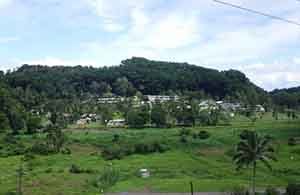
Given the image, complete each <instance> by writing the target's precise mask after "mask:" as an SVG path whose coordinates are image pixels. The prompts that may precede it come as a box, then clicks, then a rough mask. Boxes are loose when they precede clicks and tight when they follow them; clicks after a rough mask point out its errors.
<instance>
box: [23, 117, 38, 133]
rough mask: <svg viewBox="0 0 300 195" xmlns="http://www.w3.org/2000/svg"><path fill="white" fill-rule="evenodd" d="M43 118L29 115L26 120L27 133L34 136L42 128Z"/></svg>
mask: <svg viewBox="0 0 300 195" xmlns="http://www.w3.org/2000/svg"><path fill="white" fill-rule="evenodd" d="M41 122H42V120H41V118H40V117H38V116H34V115H32V114H28V116H27V119H26V124H27V133H29V134H32V133H35V132H36V131H37V129H39V128H41Z"/></svg>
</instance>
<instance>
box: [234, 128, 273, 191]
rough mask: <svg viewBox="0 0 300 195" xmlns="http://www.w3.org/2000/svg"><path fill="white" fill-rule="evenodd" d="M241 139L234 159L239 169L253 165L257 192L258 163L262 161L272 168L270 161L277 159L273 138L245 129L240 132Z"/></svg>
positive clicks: (253, 176)
mask: <svg viewBox="0 0 300 195" xmlns="http://www.w3.org/2000/svg"><path fill="white" fill-rule="evenodd" d="M240 139H241V140H240V142H239V143H238V145H237V152H236V154H235V155H234V157H233V161H234V162H235V163H236V165H237V169H238V170H239V169H241V168H243V167H247V168H249V167H250V166H252V171H253V175H252V189H253V194H255V177H256V166H257V163H258V162H262V163H263V164H264V165H265V166H266V167H267V168H269V169H272V166H271V165H270V163H269V161H270V160H273V161H276V158H275V157H274V149H273V147H272V145H271V139H268V138H266V136H259V135H258V134H257V132H255V131H248V130H246V131H243V132H242V133H241V134H240Z"/></svg>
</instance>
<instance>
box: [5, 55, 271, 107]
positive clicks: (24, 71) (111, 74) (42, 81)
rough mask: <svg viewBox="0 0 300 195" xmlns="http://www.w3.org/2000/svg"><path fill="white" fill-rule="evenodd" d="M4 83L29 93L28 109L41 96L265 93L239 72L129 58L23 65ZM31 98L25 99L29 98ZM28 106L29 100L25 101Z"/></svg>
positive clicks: (262, 96)
mask: <svg viewBox="0 0 300 195" xmlns="http://www.w3.org/2000/svg"><path fill="white" fill-rule="evenodd" d="M5 79H6V80H7V82H8V83H9V85H10V86H11V87H13V88H15V89H17V90H18V91H19V92H20V93H24V94H25V93H29V92H30V93H31V94H32V95H31V94H27V96H30V95H31V96H33V97H35V98H33V99H31V100H30V103H29V104H30V105H28V106H29V107H31V106H33V105H34V104H35V103H36V102H41V100H44V99H45V98H50V99H53V98H74V97H76V98H78V97H82V98H83V97H84V96H86V95H87V94H90V95H97V96H103V95H109V94H111V93H113V94H116V95H119V96H133V95H135V94H136V93H137V92H140V93H142V94H152V95H155V94H169V95H172V94H178V95H185V94H187V95H189V96H195V97H200V98H203V97H211V98H214V99H216V100H221V99H228V100H240V101H242V102H245V103H249V104H258V103H260V104H262V103H265V102H267V101H269V100H268V93H267V92H265V91H264V90H263V89H261V88H259V87H257V86H255V85H254V84H253V83H251V82H250V81H249V79H248V78H247V77H246V76H245V75H244V74H243V73H241V72H239V71H235V70H229V71H222V72H220V71H217V70H213V69H207V68H203V67H200V66H195V65H190V64H187V63H173V62H161V61H151V60H147V59H145V58H136V57H134V58H131V59H127V60H124V61H122V62H121V65H120V66H113V67H103V68H92V67H82V66H76V67H62V66H56V67H47V66H40V65H38V66H31V65H23V66H22V67H20V68H19V69H17V70H16V71H13V72H9V73H8V74H6V75H5ZM29 98H30V97H29ZM26 104H28V102H27V103H26Z"/></svg>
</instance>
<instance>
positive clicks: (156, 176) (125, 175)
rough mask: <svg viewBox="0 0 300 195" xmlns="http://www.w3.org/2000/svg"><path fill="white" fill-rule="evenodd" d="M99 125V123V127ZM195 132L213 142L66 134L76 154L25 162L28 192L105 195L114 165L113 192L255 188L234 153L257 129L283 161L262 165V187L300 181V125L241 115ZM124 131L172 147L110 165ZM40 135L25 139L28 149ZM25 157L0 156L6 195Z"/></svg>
mask: <svg viewBox="0 0 300 195" xmlns="http://www.w3.org/2000/svg"><path fill="white" fill-rule="evenodd" d="M93 126H94V127H96V126H97V125H95V124H93ZM191 129H192V132H198V131H200V130H206V131H208V132H209V133H210V134H211V136H210V137H209V138H208V139H207V140H200V139H193V138H192V136H189V137H188V142H187V143H181V142H180V136H179V131H180V128H173V129H155V128H148V129H115V130H97V129H93V130H91V131H87V130H83V131H81V130H78V129H76V130H72V129H69V130H66V131H65V132H66V135H67V137H68V142H67V144H66V146H67V147H68V148H70V149H71V151H72V153H71V154H70V155H66V154H53V155H49V156H38V155H35V158H34V159H33V160H31V161H29V162H26V163H25V164H24V168H25V175H24V181H23V182H24V185H23V190H24V194H30V195H40V194H45V195H56V194H63V195H65V194H66V195H68V194H78V195H79V194H99V189H97V188H96V187H94V186H93V185H92V184H91V181H92V180H93V179H94V178H95V177H97V176H98V175H99V174H100V173H101V172H102V170H103V168H104V167H106V166H107V165H108V164H109V163H112V166H113V167H114V168H116V169H118V170H119V171H120V180H119V182H117V184H116V185H114V186H112V187H111V188H110V189H108V191H110V192H125V191H126V192H129V191H134V192H148V191H150V192H188V191H189V182H190V181H192V182H193V183H194V188H195V191H227V190H230V189H232V188H233V187H234V186H239V185H245V186H247V185H248V184H249V177H250V171H249V170H244V171H241V172H237V171H235V166H234V165H233V164H232V160H231V153H232V150H233V147H234V145H235V144H236V143H237V142H238V140H239V137H238V135H239V133H240V132H241V131H242V130H244V129H255V130H256V131H258V132H259V133H261V134H269V135H271V136H273V137H274V138H275V141H274V146H275V149H276V156H277V158H278V162H272V166H273V171H272V172H271V171H269V170H268V169H266V168H265V167H263V166H261V165H260V166H259V168H258V175H257V185H258V186H259V187H267V186H276V187H285V186H286V185H287V183H288V182H290V181H296V180H297V179H298V181H299V179H300V177H299V176H300V169H299V167H300V145H298V146H288V144H287V141H288V138H290V137H300V121H292V120H288V119H286V118H283V117H281V120H279V121H275V120H273V119H272V118H271V116H270V114H267V115H265V116H264V118H263V119H260V120H258V121H257V122H256V123H255V124H254V125H253V124H252V123H251V122H249V121H248V119H246V118H243V117H237V119H236V120H235V121H233V122H232V125H231V126H216V127H195V128H191ZM116 133H118V134H119V135H120V141H121V142H126V143H135V142H138V141H139V142H143V141H145V140H158V141H164V142H165V143H167V145H168V146H169V147H170V150H169V151H167V152H165V153H153V154H148V155H131V156H127V157H124V158H123V159H121V160H112V161H105V160H104V159H103V158H102V157H101V150H102V148H103V147H104V146H107V145H110V144H112V138H113V135H114V134H116ZM43 136H44V135H39V136H33V137H32V136H26V135H22V136H20V140H22V142H24V144H26V145H30V144H32V143H33V142H34V141H35V139H37V140H38V139H41V138H42V137H43ZM20 158H21V156H10V157H5V158H4V157H3V158H0V194H5V193H6V192H10V191H15V189H16V183H17V180H16V169H17V168H18V166H19V164H20ZM71 164H76V165H77V166H79V167H80V168H83V169H88V170H90V173H81V174H72V173H70V172H69V168H70V166H71ZM141 168H147V169H149V170H150V171H151V176H150V178H141V177H139V176H138V171H139V169H141Z"/></svg>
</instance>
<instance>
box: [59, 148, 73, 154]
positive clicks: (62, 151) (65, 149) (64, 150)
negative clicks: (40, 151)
mask: <svg viewBox="0 0 300 195" xmlns="http://www.w3.org/2000/svg"><path fill="white" fill-rule="evenodd" d="M61 153H62V154H71V150H70V149H69V148H63V149H62V150H61Z"/></svg>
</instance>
